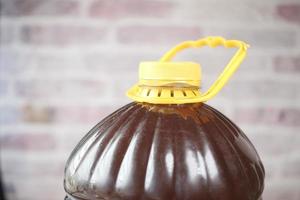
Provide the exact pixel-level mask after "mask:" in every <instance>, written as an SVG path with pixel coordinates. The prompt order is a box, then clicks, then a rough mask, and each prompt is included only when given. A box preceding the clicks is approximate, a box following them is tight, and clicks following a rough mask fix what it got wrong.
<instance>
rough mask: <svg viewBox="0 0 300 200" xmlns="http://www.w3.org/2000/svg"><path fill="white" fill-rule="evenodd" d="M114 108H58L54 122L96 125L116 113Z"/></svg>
mask: <svg viewBox="0 0 300 200" xmlns="http://www.w3.org/2000/svg"><path fill="white" fill-rule="evenodd" d="M116 109H117V108H116V107H113V106H88V105H86V106H64V107H56V108H55V112H54V122H56V123H61V124H77V123H81V124H83V123H91V124H96V123H98V122H99V121H100V120H102V119H103V118H104V117H106V116H107V115H109V114H110V113H112V112H113V111H115V110H116Z"/></svg>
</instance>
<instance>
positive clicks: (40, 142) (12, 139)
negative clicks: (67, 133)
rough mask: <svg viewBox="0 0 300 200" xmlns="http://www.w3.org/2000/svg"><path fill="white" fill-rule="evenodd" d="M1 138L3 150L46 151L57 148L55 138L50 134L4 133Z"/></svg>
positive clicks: (0, 143)
mask: <svg viewBox="0 0 300 200" xmlns="http://www.w3.org/2000/svg"><path fill="white" fill-rule="evenodd" d="M0 137H1V140H0V146H1V149H2V150H20V151H41V150H42V151H44V150H53V149H54V148H55V146H56V142H55V138H54V137H53V135H51V134H49V133H38V134H36V133H19V134H17V133H2V134H1V136H0Z"/></svg>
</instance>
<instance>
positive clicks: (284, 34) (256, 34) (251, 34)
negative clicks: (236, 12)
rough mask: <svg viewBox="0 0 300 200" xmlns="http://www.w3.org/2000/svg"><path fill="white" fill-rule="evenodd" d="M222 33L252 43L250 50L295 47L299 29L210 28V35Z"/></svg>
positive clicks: (227, 36)
mask: <svg viewBox="0 0 300 200" xmlns="http://www.w3.org/2000/svg"><path fill="white" fill-rule="evenodd" d="M216 33H217V34H218V35H221V36H223V37H225V38H227V39H237V40H242V41H245V42H247V43H248V44H250V46H251V48H250V49H249V52H252V51H254V50H256V49H259V48H260V49H265V50H266V49H268V48H281V49H282V48H294V47H296V45H297V35H298V33H297V31H294V30H291V29H283V28H267V27H266V28H264V29H255V26H253V29H249V30H248V29H242V28H240V29H239V28H210V29H209V31H207V32H206V34H208V35H214V34H216Z"/></svg>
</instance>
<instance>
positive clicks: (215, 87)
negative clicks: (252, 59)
mask: <svg viewBox="0 0 300 200" xmlns="http://www.w3.org/2000/svg"><path fill="white" fill-rule="evenodd" d="M205 45H207V46H209V47H212V48H214V47H217V46H221V45H223V46H224V47H226V48H234V47H237V48H239V49H238V51H237V52H236V53H235V55H234V56H233V57H232V59H231V60H230V61H229V63H228V64H227V66H226V67H225V68H224V70H223V72H222V73H221V74H220V76H219V77H218V79H217V80H216V81H215V82H214V83H213V84H212V86H211V87H210V88H209V89H208V90H207V91H206V92H205V93H204V94H203V95H201V96H200V99H198V101H207V100H208V99H211V98H212V97H214V96H215V95H216V94H217V93H218V92H219V91H220V90H221V89H222V88H223V87H224V85H225V84H226V83H227V81H228V80H229V78H230V77H231V76H232V75H233V73H234V72H235V71H236V70H237V68H238V67H239V66H240V64H241V63H242V61H243V60H244V58H245V56H246V52H247V48H248V47H249V45H248V44H246V43H245V42H242V41H239V40H225V39H224V38H222V37H206V38H203V39H200V40H196V41H185V42H182V43H180V44H178V45H177V46H175V47H173V48H172V49H171V50H169V51H168V52H167V53H166V54H165V55H164V56H163V57H162V58H161V59H160V62H168V61H170V60H171V59H172V58H173V57H174V56H175V55H176V53H177V52H179V51H182V50H184V49H187V48H192V47H193V48H199V47H203V46H205Z"/></svg>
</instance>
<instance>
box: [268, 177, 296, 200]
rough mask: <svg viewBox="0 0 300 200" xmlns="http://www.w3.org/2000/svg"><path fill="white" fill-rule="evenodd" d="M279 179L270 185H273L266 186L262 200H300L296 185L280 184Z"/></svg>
mask: <svg viewBox="0 0 300 200" xmlns="http://www.w3.org/2000/svg"><path fill="white" fill-rule="evenodd" d="M280 181H281V180H280V179H279V180H278V183H274V181H272V183H273V184H274V185H271V186H270V185H266V187H265V190H264V193H263V200H299V199H300V191H299V185H298V184H289V185H287V184H286V182H283V183H281V184H280Z"/></svg>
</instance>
